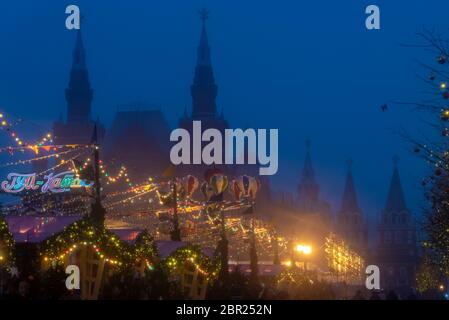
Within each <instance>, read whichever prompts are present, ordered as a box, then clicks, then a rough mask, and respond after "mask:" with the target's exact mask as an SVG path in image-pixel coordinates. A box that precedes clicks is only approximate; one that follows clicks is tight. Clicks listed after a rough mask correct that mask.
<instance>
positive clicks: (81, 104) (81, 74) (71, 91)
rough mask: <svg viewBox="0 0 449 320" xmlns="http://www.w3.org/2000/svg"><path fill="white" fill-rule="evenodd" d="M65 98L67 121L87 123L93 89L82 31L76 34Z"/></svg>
mask: <svg viewBox="0 0 449 320" xmlns="http://www.w3.org/2000/svg"><path fill="white" fill-rule="evenodd" d="M65 98H66V101H67V122H71V123H75V122H79V123H85V122H88V121H89V120H90V111H91V104H92V99H93V90H92V88H91V86H90V82H89V72H88V70H87V65H86V52H85V50H84V44H83V38H82V35H81V31H78V33H77V36H76V44H75V48H74V50H73V62H72V70H71V71H70V80H69V86H68V87H67V89H66V90H65Z"/></svg>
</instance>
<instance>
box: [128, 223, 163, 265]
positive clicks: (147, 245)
mask: <svg viewBox="0 0 449 320" xmlns="http://www.w3.org/2000/svg"><path fill="white" fill-rule="evenodd" d="M133 249H134V250H133V251H134V252H133V254H134V258H135V259H136V260H139V259H143V260H144V261H145V263H146V265H147V268H148V269H149V270H154V263H155V262H158V261H159V253H158V250H157V247H156V245H155V243H154V238H153V237H152V236H151V235H150V234H149V233H148V231H147V230H144V231H142V232H141V233H140V234H139V235H138V236H137V238H136V241H135V243H134V247H133Z"/></svg>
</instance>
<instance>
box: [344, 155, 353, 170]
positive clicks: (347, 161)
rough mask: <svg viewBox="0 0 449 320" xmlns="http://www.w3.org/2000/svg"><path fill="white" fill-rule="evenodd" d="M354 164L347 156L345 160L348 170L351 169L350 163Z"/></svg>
mask: <svg viewBox="0 0 449 320" xmlns="http://www.w3.org/2000/svg"><path fill="white" fill-rule="evenodd" d="M353 164H354V161H352V159H351V158H349V159H348V160H346V165H347V166H348V171H351V170H352V165H353Z"/></svg>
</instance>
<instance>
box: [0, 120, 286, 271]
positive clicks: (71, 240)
mask: <svg viewBox="0 0 449 320" xmlns="http://www.w3.org/2000/svg"><path fill="white" fill-rule="evenodd" d="M0 121H1V122H0V124H1V127H2V129H3V130H5V131H7V132H8V133H9V135H10V137H11V138H12V139H13V140H14V142H15V143H16V145H15V146H9V147H5V148H0V152H2V151H7V152H8V154H9V155H10V156H14V154H15V153H16V152H20V153H25V152H26V151H32V152H33V154H34V155H35V157H33V158H30V159H25V160H23V159H19V160H17V161H10V162H7V163H5V164H3V165H0V167H10V166H20V165H27V164H32V163H34V162H38V161H42V160H54V164H53V165H52V166H51V167H49V168H47V169H45V170H43V171H41V172H38V173H36V175H38V176H42V175H45V174H47V173H49V172H54V171H55V170H57V169H59V168H61V167H66V169H68V170H71V171H73V172H74V173H75V174H76V176H80V175H82V174H84V173H85V172H87V171H89V170H91V169H92V167H93V165H94V164H93V160H92V146H91V145H75V144H71V145H69V144H68V145H53V138H52V135H51V134H46V135H45V136H44V137H42V138H41V139H39V140H38V141H37V142H35V143H32V144H30V143H26V142H25V141H24V139H23V138H22V136H21V135H19V134H18V133H17V131H16V130H14V126H15V125H16V124H17V123H19V122H11V121H8V120H7V119H6V118H5V116H4V115H3V114H0ZM44 152H46V153H47V154H46V153H44ZM99 168H100V174H101V175H100V178H101V181H102V185H103V193H104V195H105V197H104V201H103V202H104V203H103V204H104V207H105V208H106V209H107V210H108V213H109V214H110V215H111V216H112V217H114V218H117V217H118V218H119V219H120V220H122V221H124V222H126V221H128V222H131V223H130V224H131V225H139V226H145V229H148V231H149V232H150V234H152V235H153V236H154V239H155V240H157V239H166V238H167V237H168V235H169V234H170V231H171V228H172V224H171V210H172V209H171V208H170V206H167V205H166V203H167V201H169V200H170V199H169V198H170V194H171V193H170V188H171V183H169V182H155V181H154V179H153V178H152V177H149V178H147V179H146V180H145V181H144V182H142V183H136V182H135V181H132V180H131V177H130V173H129V170H128V168H127V166H126V165H125V164H120V165H119V166H118V169H117V166H116V165H115V164H114V163H111V164H106V163H104V162H103V161H100V163H99ZM115 186H117V187H119V188H117V187H115ZM167 190H168V191H167ZM42 197H43V195H42V194H39V193H36V194H27V195H25V196H24V197H23V200H24V201H22V203H21V206H22V209H23V207H24V202H25V205H27V204H30V203H31V204H32V203H40V210H39V211H40V212H41V213H46V212H47V213H49V212H57V213H58V214H59V215H70V214H76V213H77V214H79V213H85V212H87V211H88V209H89V205H90V203H91V201H92V197H91V195H90V194H89V192H87V193H86V192H84V190H82V191H80V192H73V193H72V192H71V193H70V195H68V196H66V197H63V196H59V197H58V199H57V201H51V200H49V199H45V201H41V200H42ZM50 198H51V197H50ZM178 200H179V201H178V207H177V208H178V213H179V214H180V225H181V229H182V230H181V231H182V234H183V239H185V241H187V242H188V243H192V244H195V245H196V246H197V247H184V248H180V249H178V250H176V251H175V252H174V253H173V254H171V255H170V256H169V257H168V258H166V259H165V260H164V265H165V266H166V267H167V268H169V269H170V270H171V271H172V272H177V270H178V269H180V266H181V265H182V264H183V263H185V262H186V261H187V262H189V263H191V264H192V265H193V266H194V267H195V269H196V270H198V272H200V273H201V274H203V275H204V276H206V277H208V278H213V277H215V276H216V275H217V269H216V268H217V266H216V265H215V264H214V263H213V262H212V261H211V260H210V259H209V258H207V257H204V255H203V254H202V253H201V248H204V247H215V246H216V244H217V241H218V240H219V237H220V232H219V230H220V217H219V215H217V214H216V212H214V210H212V211H209V210H208V206H209V205H208V204H207V203H205V201H198V200H194V199H193V197H192V196H191V195H190V196H188V197H186V198H185V199H181V198H180V199H178ZM221 205H222V210H223V211H225V212H226V219H225V230H226V234H227V238H228V240H229V241H230V243H232V250H230V253H229V254H230V259H235V260H239V259H240V258H241V257H244V256H247V255H248V240H249V238H250V235H251V234H252V233H253V232H254V235H255V236H256V239H257V241H256V245H257V250H258V252H259V254H260V255H262V256H265V257H272V256H273V252H274V250H273V240H272V239H273V234H274V228H273V227H272V226H271V225H270V224H269V223H267V222H265V221H263V220H262V219H257V218H253V217H251V218H250V219H252V220H253V221H254V227H253V228H252V227H250V225H249V221H248V220H249V218H247V217H245V216H244V215H242V211H244V210H246V209H248V208H249V206H248V203H247V202H246V201H243V200H235V201H229V200H225V201H222V204H221ZM139 206H140V207H141V208H142V212H143V214H129V212H130V211H131V212H132V211H134V212H136V208H139ZM13 208H14V210H16V211H20V208H21V207H20V205H14V206H13ZM139 219H141V220H140V221H137V220H139ZM276 238H277V241H276V245H277V247H278V252H279V254H280V255H284V254H287V253H288V251H289V250H288V249H289V248H288V244H289V241H288V239H287V238H285V237H282V236H276ZM147 240H148V239H147ZM149 243H150V242H149V240H148V241H147V244H148V245H149ZM80 248H86V249H89V250H93V251H94V252H95V254H96V256H97V258H99V259H104V260H105V262H107V263H108V264H110V265H113V266H118V267H121V266H123V265H128V264H129V263H131V262H132V261H134V260H135V259H137V256H138V254H137V252H140V255H143V260H142V261H144V262H145V264H146V266H147V268H148V269H152V268H153V266H154V261H155V257H154V255H151V257H150V254H149V253H146V254H142V252H144V251H145V250H147V249H142V247H141V248H140V249H139V250H140V251H139V250H137V249H136V247H134V248H131V247H129V246H128V245H127V244H125V243H123V242H122V241H121V240H120V239H119V237H118V236H116V235H114V234H113V233H111V232H109V231H108V230H106V229H105V228H104V229H101V230H98V229H96V228H93V227H92V226H91V225H89V223H88V221H87V220H84V219H83V220H81V221H78V222H76V223H74V224H73V225H71V226H69V227H68V228H66V229H65V230H64V231H63V232H62V233H61V234H58V235H55V236H54V237H52V238H50V239H48V240H47V241H46V244H45V246H44V249H43V251H42V255H43V260H44V261H45V262H48V263H55V262H58V261H59V262H61V261H64V259H66V258H67V257H69V256H70V255H71V254H72V253H73V252H75V251H77V250H78V249H80ZM145 248H146V247H145ZM145 252H146V251H145Z"/></svg>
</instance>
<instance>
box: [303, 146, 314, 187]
mask: <svg viewBox="0 0 449 320" xmlns="http://www.w3.org/2000/svg"><path fill="white" fill-rule="evenodd" d="M310 148H311V141H310V140H309V139H307V140H306V159H305V161H304V168H303V170H302V178H301V183H302V184H315V172H314V171H313V166H312V158H311V156H310Z"/></svg>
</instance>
